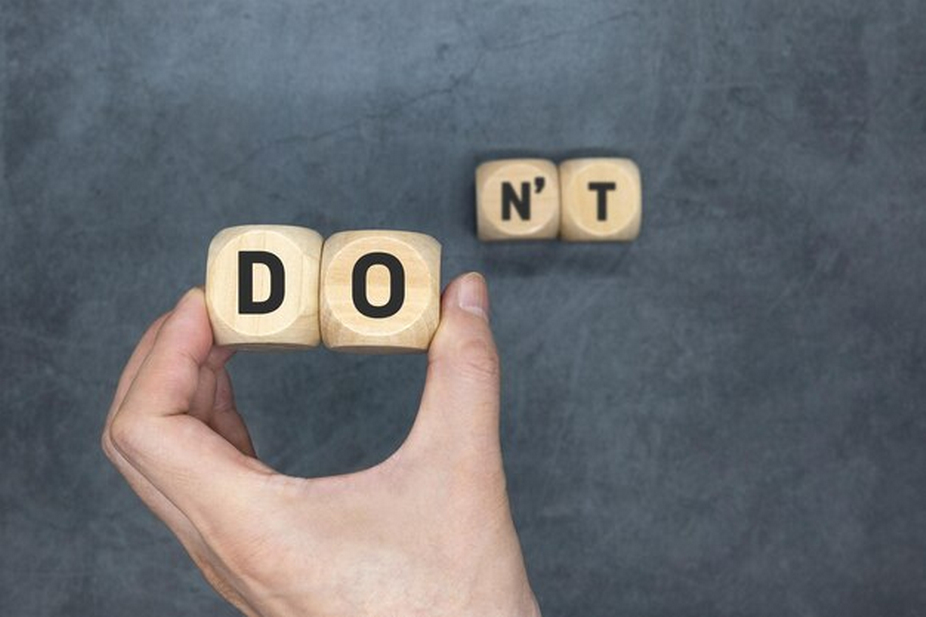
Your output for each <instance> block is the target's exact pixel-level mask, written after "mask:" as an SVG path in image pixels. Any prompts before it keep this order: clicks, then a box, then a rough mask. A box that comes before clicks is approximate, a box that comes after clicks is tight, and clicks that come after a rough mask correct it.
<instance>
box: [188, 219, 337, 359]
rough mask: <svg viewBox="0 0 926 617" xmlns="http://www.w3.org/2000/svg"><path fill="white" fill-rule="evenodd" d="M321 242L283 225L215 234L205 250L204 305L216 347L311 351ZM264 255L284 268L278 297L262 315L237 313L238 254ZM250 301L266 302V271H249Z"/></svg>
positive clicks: (315, 335) (317, 338)
mask: <svg viewBox="0 0 926 617" xmlns="http://www.w3.org/2000/svg"><path fill="white" fill-rule="evenodd" d="M322 243H323V240H322V237H321V236H320V235H319V234H318V233H317V232H315V231H313V230H311V229H306V228H304V227H294V226H287V225H243V226H239V227H229V228H228V229H224V230H222V231H221V232H219V233H218V234H217V235H216V236H215V238H213V240H212V243H211V244H210V246H209V258H208V265H207V267H206V304H207V306H208V309H209V317H210V319H211V321H212V330H213V334H214V336H215V341H216V343H217V344H219V345H234V346H236V347H243V348H301V347H315V346H317V345H318V344H319V341H320V338H321V337H320V329H319V319H318V292H319V289H318V281H319V278H318V277H319V267H320V261H321V252H322ZM241 251H266V252H268V253H271V254H272V255H275V256H276V257H278V258H279V260H280V261H281V262H282V264H283V267H284V272H285V276H284V280H285V285H284V287H283V289H284V292H283V298H282V302H281V303H280V305H279V307H278V308H276V309H275V310H273V311H272V312H269V313H266V314H243V313H242V310H241V308H242V307H240V306H239V253H240V252H241ZM251 269H252V273H253V294H252V295H253V300H254V301H255V302H260V301H267V300H269V296H270V293H271V289H270V285H271V280H270V279H271V274H270V269H269V268H268V267H267V266H265V265H262V264H259V263H258V264H255V265H253V266H252V268H251Z"/></svg>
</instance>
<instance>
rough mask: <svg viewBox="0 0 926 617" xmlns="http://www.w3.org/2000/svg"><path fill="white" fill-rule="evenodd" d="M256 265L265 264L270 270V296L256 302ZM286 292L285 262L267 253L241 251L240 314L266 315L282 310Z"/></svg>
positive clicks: (239, 254) (239, 261)
mask: <svg viewBox="0 0 926 617" xmlns="http://www.w3.org/2000/svg"><path fill="white" fill-rule="evenodd" d="M254 264H264V265H265V266H267V268H268V269H269V270H270V295H269V296H268V297H267V299H266V300H262V301H260V302H255V301H254ZM285 290H286V272H285V270H284V269H283V262H282V261H280V258H279V257H277V256H276V255H274V254H273V253H268V252H266V251H240V252H239V253H238V312H239V313H240V314H242V315H266V314H267V313H272V312H273V311H275V310H277V309H278V308H280V305H281V304H283V293H284V291H285Z"/></svg>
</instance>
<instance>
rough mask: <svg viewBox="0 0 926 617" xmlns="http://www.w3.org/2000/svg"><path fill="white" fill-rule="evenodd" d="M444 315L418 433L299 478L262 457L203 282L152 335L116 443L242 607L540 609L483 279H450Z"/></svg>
mask: <svg viewBox="0 0 926 617" xmlns="http://www.w3.org/2000/svg"><path fill="white" fill-rule="evenodd" d="M441 311H442V314H441V324H440V326H439V328H438V330H437V332H436V334H435V336H434V339H433V341H432V344H431V348H430V351H429V355H428V360H429V361H428V372H427V381H426V384H425V388H424V392H423V394H422V398H421V404H420V407H419V410H418V415H417V416H416V419H415V422H414V424H413V426H412V429H411V431H410V433H409V435H408V437H407V438H406V440H405V442H404V443H403V444H402V445H401V446H400V447H399V449H398V450H396V451H395V453H393V454H392V455H391V456H390V457H389V458H388V459H386V460H385V461H383V462H382V463H380V464H378V465H376V466H374V467H371V468H369V469H365V470H363V471H359V472H356V473H350V474H345V475H337V476H329V477H321V478H300V477H292V476H287V475H283V474H280V473H278V472H276V471H275V470H273V469H271V468H270V467H268V466H267V465H266V464H264V463H263V462H261V461H260V460H259V459H258V458H257V456H256V454H255V451H254V446H253V445H252V443H251V439H250V436H249V434H248V430H247V428H246V426H245V424H244V421H243V420H242V418H241V416H240V415H239V414H238V412H237V410H236V408H235V402H234V396H233V393H232V387H231V381H230V379H229V376H228V373H227V371H226V369H225V364H226V362H227V361H228V360H229V358H230V357H231V356H232V354H233V351H231V350H229V349H226V348H222V347H216V346H215V345H214V343H213V339H212V330H211V328H210V325H209V319H208V316H207V313H206V308H205V303H204V299H203V293H202V291H201V290H200V289H192V290H190V291H189V292H187V293H186V295H184V296H183V298H181V300H180V301H179V302H178V304H177V306H176V307H175V308H174V309H173V310H172V311H171V312H169V313H167V314H166V315H164V316H162V317H161V318H160V319H158V320H157V321H155V322H154V323H153V324H152V325H151V327H150V328H149V329H148V331H147V332H146V333H145V334H144V336H143V337H142V339H141V341H140V342H139V343H138V347H137V348H136V349H135V352H134V353H133V354H132V356H131V358H130V359H129V361H128V364H127V365H126V367H125V370H124V372H123V374H122V377H121V379H120V380H119V384H118V386H117V389H116V393H115V397H114V400H113V404H112V407H111V409H110V411H109V415H108V417H107V420H106V424H105V428H104V430H103V435H102V447H103V450H104V451H105V453H106V455H107V456H108V458H109V459H110V460H111V461H112V463H113V464H114V465H115V466H116V468H117V469H118V470H119V471H120V472H121V473H122V474H123V476H125V478H126V480H127V481H128V483H129V484H130V485H131V487H132V489H133V490H134V491H135V492H136V493H137V494H138V495H139V497H141V499H142V501H144V503H145V504H146V505H147V506H148V507H149V508H150V509H151V510H152V511H153V512H154V513H155V514H156V515H157V516H158V517H159V518H160V519H161V520H162V521H164V523H165V524H166V525H167V526H168V527H169V528H170V529H171V531H172V532H173V533H174V534H175V535H176V536H177V538H178V539H179V540H180V542H181V544H182V545H183V547H184V548H185V549H186V551H187V552H188V553H189V555H190V557H191V558H192V559H193V561H194V562H195V563H196V565H197V566H198V567H199V568H200V570H202V572H203V575H204V576H205V578H206V580H207V581H208V582H209V583H210V584H211V585H212V586H213V587H214V588H215V589H216V591H218V592H219V593H220V594H221V595H222V596H223V597H224V598H225V599H226V600H228V601H229V602H230V603H232V604H233V605H234V606H235V607H237V608H238V609H239V610H240V611H241V612H243V613H244V614H246V615H249V616H254V617H256V616H260V617H284V616H286V617H289V616H297V615H298V616H300V617H386V616H389V617H397V616H400V617H416V616H424V615H427V616H429V617H444V616H446V617H458V616H459V617H462V616H478V617H539V615H540V610H539V607H538V605H537V602H536V600H535V598H534V594H533V592H532V590H531V587H530V583H529V582H528V577H527V572H526V569H525V566H524V559H523V557H522V553H521V547H520V543H519V540H518V536H517V533H516V531H515V527H514V523H513V521H512V518H511V510H510V506H509V501H508V495H507V491H506V481H505V473H504V469H503V466H502V454H501V446H500V442H499V421H498V419H499V372H498V355H497V353H496V349H495V344H494V342H493V338H492V333H491V330H490V327H489V321H488V317H487V315H488V291H487V288H486V285H485V281H484V280H483V279H482V277H481V276H479V275H477V274H469V275H465V276H463V277H460V278H458V279H457V280H455V281H454V282H453V283H451V284H450V285H449V286H448V287H447V289H446V291H445V292H444V294H443V298H442V303H441Z"/></svg>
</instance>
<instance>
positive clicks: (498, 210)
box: [476, 159, 560, 241]
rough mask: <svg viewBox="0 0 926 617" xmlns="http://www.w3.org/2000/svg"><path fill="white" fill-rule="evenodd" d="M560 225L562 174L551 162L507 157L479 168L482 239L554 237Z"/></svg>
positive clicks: (478, 218)
mask: <svg viewBox="0 0 926 617" xmlns="http://www.w3.org/2000/svg"><path fill="white" fill-rule="evenodd" d="M559 225H560V197H559V174H558V172H557V169H556V165H554V164H553V163H552V162H551V161H546V160H543V159H508V160H500V161H490V162H487V163H483V164H481V165H480V166H479V167H477V168H476V229H477V232H478V234H479V239H480V240H490V241H491V240H540V239H544V238H547V239H549V238H555V237H556V234H557V233H558V232H559Z"/></svg>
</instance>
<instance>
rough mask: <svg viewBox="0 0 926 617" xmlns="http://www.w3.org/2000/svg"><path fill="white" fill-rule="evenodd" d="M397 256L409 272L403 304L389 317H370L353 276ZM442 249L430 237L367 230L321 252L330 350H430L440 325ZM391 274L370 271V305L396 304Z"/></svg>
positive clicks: (324, 328) (340, 236) (337, 238)
mask: <svg viewBox="0 0 926 617" xmlns="http://www.w3.org/2000/svg"><path fill="white" fill-rule="evenodd" d="M371 254H385V255H390V256H393V257H394V258H395V259H397V260H398V263H399V264H401V268H402V270H403V272H404V286H403V287H404V288H403V292H402V293H403V294H404V301H403V302H402V303H401V308H399V309H398V311H397V312H395V313H394V314H392V315H390V316H388V317H370V316H367V315H365V314H363V313H362V312H361V310H359V309H358V307H357V298H355V291H356V290H355V289H354V288H353V279H354V276H355V274H354V270H355V268H356V267H357V264H358V261H360V260H361V259H363V258H364V256H366V255H371ZM440 255H441V246H440V243H438V242H437V240H435V239H434V238H432V237H430V236H427V235H425V234H420V233H414V232H407V231H389V230H365V231H349V232H342V233H337V234H334V235H333V236H331V237H330V238H328V240H327V241H326V242H325V246H324V249H323V251H322V267H321V295H320V312H321V332H322V339H323V340H324V343H325V346H326V347H328V348H330V349H334V350H337V351H346V352H363V353H413V352H421V351H425V350H427V349H428V346H429V345H430V342H431V337H432V336H433V335H434V331H435V330H436V329H437V325H438V322H439V321H440ZM392 276H393V274H392V272H391V271H390V270H389V269H388V268H387V267H386V266H383V265H374V266H372V267H369V268H367V269H365V275H364V277H363V278H364V280H365V284H366V290H365V291H366V297H367V300H368V302H369V304H371V305H374V306H384V305H388V303H389V302H390V301H391V300H392V299H393V296H392V294H393V291H394V289H393V288H392V285H393V280H392Z"/></svg>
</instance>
